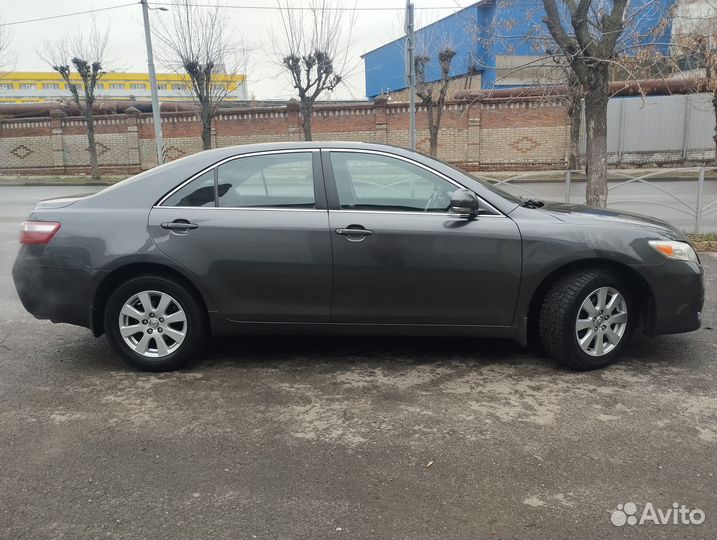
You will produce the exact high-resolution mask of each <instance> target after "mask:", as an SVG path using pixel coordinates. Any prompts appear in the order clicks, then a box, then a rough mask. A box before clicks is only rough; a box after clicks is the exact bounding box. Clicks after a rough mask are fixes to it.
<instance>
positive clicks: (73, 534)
mask: <svg viewBox="0 0 717 540" xmlns="http://www.w3.org/2000/svg"><path fill="white" fill-rule="evenodd" d="M58 191H61V190H58V189H49V188H36V189H35V188H29V189H25V190H24V191H23V190H20V191H14V190H10V191H8V189H7V188H0V538H2V539H19V538H33V539H37V538H50V537H52V538H71V539H85V538H118V539H119V538H123V539H124V538H132V539H143V538H147V539H150V538H151V539H164V538H167V539H169V538H172V539H189V538H202V539H205V538H206V539H212V538H255V537H257V538H317V539H322V538H456V539H459V538H478V537H480V538H551V539H561V538H576V537H577V538H715V537H716V536H717V522H716V513H717V504H716V500H715V494H716V492H717V481H716V479H715V465H716V464H717V463H716V461H717V418H716V416H717V399H716V397H715V382H716V375H717V367H716V366H715V357H717V354H716V353H717V350H716V349H717V347H716V346H715V338H714V336H715V332H714V330H713V329H712V328H713V327H714V325H715V322H716V321H715V319H716V316H717V313H716V308H717V298H716V296H715V294H714V290H715V287H717V260H716V259H715V257H714V256H713V255H704V256H703V257H702V258H703V261H704V264H705V266H706V268H707V275H708V290H709V291H710V293H709V294H708V303H707V306H706V309H705V313H704V320H705V327H704V328H703V329H701V330H699V331H697V332H694V333H691V334H686V335H677V336H667V337H661V338H656V339H647V338H644V337H641V336H638V337H636V339H635V340H634V341H633V343H632V345H631V347H630V348H629V350H628V353H627V357H626V358H625V360H624V361H623V362H622V363H620V364H618V365H614V366H612V367H610V368H608V369H604V370H601V371H596V372H591V373H573V372H569V371H565V370H562V369H560V368H558V367H557V366H556V365H555V364H554V363H553V362H552V361H550V360H549V359H546V358H543V357H541V356H538V355H536V354H534V353H532V352H529V351H525V350H523V349H521V348H520V347H518V346H517V345H514V344H512V343H510V342H504V341H498V340H475V339H377V338H372V339H361V338H333V339H326V338H299V337H292V338H280V337H279V338H270V339H267V338H246V337H242V338H236V339H222V340H220V341H217V342H216V343H214V345H213V346H212V347H211V348H210V349H209V350H208V351H207V354H206V356H205V357H204V358H203V359H202V360H201V361H199V363H198V364H197V365H196V367H195V368H194V369H193V370H191V371H187V372H181V373H169V374H156V375H154V374H145V373H138V372H134V371H131V370H129V369H127V368H126V367H125V366H124V365H123V364H122V363H121V362H120V361H119V360H118V359H117V358H115V357H114V356H113V354H112V353H111V351H110V349H109V347H108V345H107V344H106V342H105V340H104V339H102V338H101V339H94V338H93V337H92V336H91V335H90V333H89V332H88V331H87V330H84V329H81V328H76V327H71V326H65V325H54V324H52V323H50V322H46V321H37V320H35V319H33V318H32V317H31V316H30V315H28V314H27V313H26V312H25V311H24V310H23V309H22V306H21V305H20V303H19V301H18V300H17V298H16V295H15V291H14V288H13V285H12V280H11V277H10V268H11V265H12V260H13V258H14V255H15V252H16V250H17V240H16V236H17V224H18V222H19V221H20V220H21V219H22V218H23V217H24V215H25V213H26V212H27V210H28V209H29V206H30V205H31V199H35V198H41V197H43V196H52V195H57V194H58ZM65 191H66V190H65ZM429 464H432V465H431V466H430V467H429V466H428V465H429ZM628 502H633V503H635V504H636V506H637V515H638V517H639V516H640V515H641V513H642V510H643V508H644V507H645V506H646V505H647V503H652V505H653V506H654V508H655V509H660V510H662V511H663V512H664V511H667V510H668V509H670V508H671V506H672V503H675V502H676V503H679V504H684V505H685V506H686V507H688V508H690V509H695V508H699V509H701V510H702V511H703V512H704V513H705V516H706V519H705V521H704V523H702V524H701V525H682V524H677V525H676V524H665V525H657V524H654V523H644V524H642V525H640V524H637V525H623V526H622V527H620V528H618V527H616V526H615V525H613V524H612V523H611V513H612V512H613V511H615V510H616V509H617V505H618V504H626V503H628ZM618 517H619V515H618ZM670 523H671V522H670Z"/></svg>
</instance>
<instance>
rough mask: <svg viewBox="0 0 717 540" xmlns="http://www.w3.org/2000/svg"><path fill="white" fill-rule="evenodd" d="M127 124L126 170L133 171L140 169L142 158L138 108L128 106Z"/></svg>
mask: <svg viewBox="0 0 717 540" xmlns="http://www.w3.org/2000/svg"><path fill="white" fill-rule="evenodd" d="M125 123H126V124H127V156H128V159H127V172H128V173H130V174H131V173H135V172H139V171H141V170H142V160H141V158H140V153H139V110H138V109H135V108H134V107H129V108H128V109H127V110H126V111H125Z"/></svg>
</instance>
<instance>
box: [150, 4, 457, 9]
mask: <svg viewBox="0 0 717 540" xmlns="http://www.w3.org/2000/svg"><path fill="white" fill-rule="evenodd" d="M150 4H151V5H152V6H170V7H171V6H174V5H176V4H174V3H172V2H150ZM182 5H186V4H182ZM189 7H197V8H225V9H256V10H263V11H272V10H273V11H404V10H405V8H404V7H386V6H380V7H338V6H329V7H308V6H281V7H280V6H258V5H253V4H252V5H248V4H247V5H237V4H207V3H204V4H202V3H196V4H194V3H190V4H189ZM466 7H468V6H466ZM415 9H421V10H430V9H458V10H462V9H465V8H463V7H461V6H459V5H455V4H454V5H452V6H448V5H446V6H422V7H416V8H415Z"/></svg>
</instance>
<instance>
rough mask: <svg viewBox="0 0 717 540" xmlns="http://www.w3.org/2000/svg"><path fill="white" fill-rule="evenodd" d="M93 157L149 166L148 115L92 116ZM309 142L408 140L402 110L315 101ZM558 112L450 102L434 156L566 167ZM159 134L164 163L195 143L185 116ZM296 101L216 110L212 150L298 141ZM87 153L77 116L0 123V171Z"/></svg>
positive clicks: (421, 131)
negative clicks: (270, 106) (285, 104)
mask: <svg viewBox="0 0 717 540" xmlns="http://www.w3.org/2000/svg"><path fill="white" fill-rule="evenodd" d="M95 122H96V124H95V133H96V139H97V145H98V149H97V150H98V152H97V153H98V159H99V163H100V166H101V168H102V170H103V172H106V173H114V174H132V173H136V172H138V171H141V170H144V169H148V168H151V167H153V166H155V165H156V164H157V156H156V152H155V145H154V125H153V121H152V116H151V114H141V113H139V112H128V113H127V114H116V115H108V116H101V117H97V118H96V121H95ZM312 123H313V126H312V128H313V133H314V139H316V140H342V141H364V142H374V143H384V144H391V145H396V146H404V147H405V146H408V125H409V118H408V106H407V105H406V104H403V103H402V104H389V103H386V102H385V101H383V100H377V101H375V102H373V103H366V104H355V105H340V106H331V105H322V106H319V107H316V110H315V112H314V117H313V121H312ZM416 126H417V133H416V140H417V145H418V148H419V150H421V151H424V152H425V151H427V149H428V144H429V139H428V129H427V127H426V126H427V123H426V111H425V109H424V108H423V107H421V106H418V107H417V113H416ZM568 129H569V126H568V121H567V113H566V110H565V107H564V106H563V104H562V103H561V102H560V101H558V100H556V101H535V100H531V99H530V98H526V99H524V100H521V101H515V100H503V101H501V100H496V99H493V100H484V101H473V102H468V101H456V102H452V103H449V104H447V105H446V107H445V110H444V111H443V117H442V122H441V130H440V135H439V148H438V157H439V158H441V159H443V160H445V161H448V162H451V163H455V164H457V165H460V166H462V167H464V168H467V169H469V170H498V169H535V168H559V167H563V166H564V165H565V163H566V156H567V153H568V147H567V143H568V140H569V133H568ZM162 132H163V135H164V144H165V152H166V155H167V158H168V159H170V160H171V159H177V158H179V157H182V156H186V155H189V154H192V153H195V152H199V151H201V149H202V146H201V138H200V136H201V126H200V123H199V121H198V119H197V117H196V116H195V115H194V114H193V113H165V114H163V115H162ZM302 134H303V130H302V127H301V118H300V115H299V110H298V106H297V104H296V103H290V104H289V105H288V106H287V107H284V108H265V109H258V108H257V109H245V110H241V111H231V112H223V113H222V114H220V115H218V116H217V118H216V119H215V125H214V130H213V140H214V144H215V146H230V145H237V144H249V143H257V142H268V141H296V140H301V139H302V137H303V135H302ZM86 173H89V153H88V151H87V137H86V128H85V122H84V120H83V119H82V118H79V117H65V116H64V115H63V114H62V113H59V112H56V113H53V114H51V115H50V118H35V119H16V120H2V121H0V174H86Z"/></svg>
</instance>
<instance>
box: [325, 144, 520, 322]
mask: <svg viewBox="0 0 717 540" xmlns="http://www.w3.org/2000/svg"><path fill="white" fill-rule="evenodd" d="M322 161H323V164H324V173H325V175H326V187H327V195H328V202H329V208H330V210H329V225H330V228H331V232H332V235H331V236H332V244H333V257H334V286H333V302H332V306H333V307H332V321H333V322H335V323H354V324H409V325H421V324H429V325H475V326H509V325H510V324H511V323H512V319H513V313H514V310H515V304H516V299H517V295H518V289H519V285H520V274H521V240H520V233H519V231H518V227H517V226H516V224H515V223H514V222H513V221H512V220H511V219H510V218H508V217H506V216H505V215H503V214H502V213H500V212H499V211H498V210H496V209H494V208H492V207H490V206H489V205H487V204H486V203H484V202H482V201H481V204H482V210H481V213H480V214H479V215H478V216H477V217H475V218H474V219H465V218H462V217H459V216H456V215H452V214H450V213H449V203H450V196H451V194H452V193H453V191H455V190H456V189H458V188H461V187H463V186H461V185H459V184H457V183H456V182H455V181H453V180H451V179H450V178H448V177H446V176H444V175H442V174H440V173H437V172H436V171H434V170H432V169H430V168H428V167H427V166H425V165H423V164H420V163H417V162H414V161H412V160H410V159H408V158H404V157H401V156H396V155H393V154H390V153H384V152H378V151H368V150H346V149H336V150H322Z"/></svg>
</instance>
